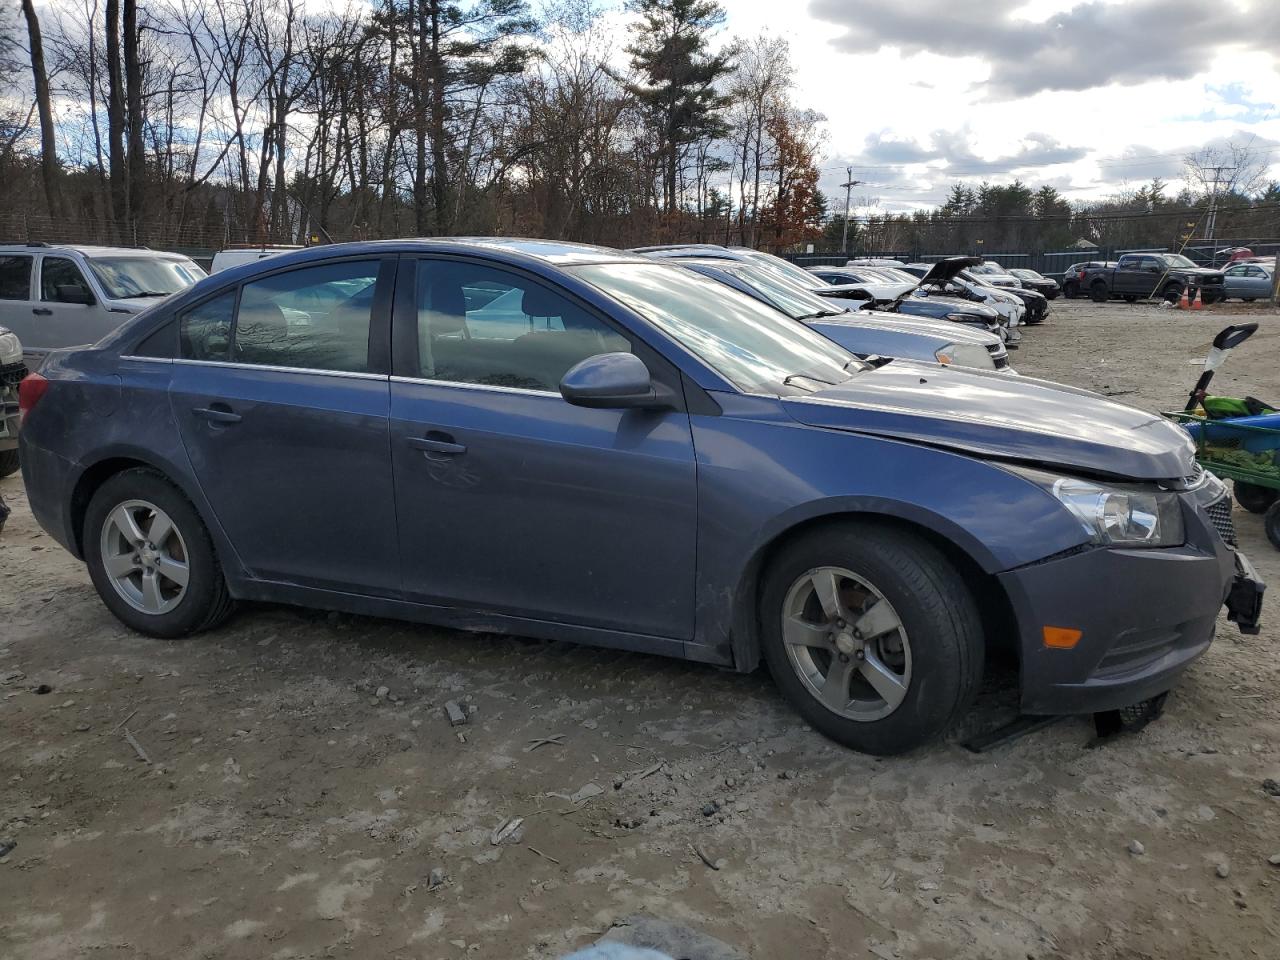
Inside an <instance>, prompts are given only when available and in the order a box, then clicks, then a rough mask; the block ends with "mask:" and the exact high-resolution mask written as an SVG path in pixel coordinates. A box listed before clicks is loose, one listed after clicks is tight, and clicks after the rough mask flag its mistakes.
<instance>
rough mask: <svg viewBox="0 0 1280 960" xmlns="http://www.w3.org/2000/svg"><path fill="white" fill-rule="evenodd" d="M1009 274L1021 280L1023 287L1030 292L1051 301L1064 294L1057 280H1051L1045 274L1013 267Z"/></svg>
mask: <svg viewBox="0 0 1280 960" xmlns="http://www.w3.org/2000/svg"><path fill="white" fill-rule="evenodd" d="M1009 273H1010V274H1012V275H1013V276H1015V277H1017V278H1018V279H1019V280H1021V281H1022V285H1023V287H1025V288H1027V289H1028V290H1034V291H1035V292H1036V293H1039V294H1042V295H1043V296H1045V297H1048V298H1049V299H1050V300H1056V299H1057V297H1058V294H1059V293H1061V292H1062V288H1061V287H1060V286H1058V281H1057V280H1050V279H1049V278H1048V277H1046V276H1045V275H1044V274H1041V273H1037V272H1036V271H1035V270H1028V269H1027V268H1025V267H1013V268H1012V269H1011V270H1010V271H1009Z"/></svg>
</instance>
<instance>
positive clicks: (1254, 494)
mask: <svg viewBox="0 0 1280 960" xmlns="http://www.w3.org/2000/svg"><path fill="white" fill-rule="evenodd" d="M1231 487H1232V491H1233V492H1234V493H1235V496H1236V503H1238V504H1240V506H1242V507H1244V508H1245V509H1246V510H1248V511H1249V512H1250V513H1266V512H1267V509H1268V508H1269V507H1270V506H1271V505H1272V504H1273V503H1275V502H1276V500H1278V499H1280V490H1273V489H1271V488H1270V487H1262V486H1259V485H1258V484H1256V483H1246V482H1245V481H1244V480H1236V481H1235V482H1233V483H1232V484H1231Z"/></svg>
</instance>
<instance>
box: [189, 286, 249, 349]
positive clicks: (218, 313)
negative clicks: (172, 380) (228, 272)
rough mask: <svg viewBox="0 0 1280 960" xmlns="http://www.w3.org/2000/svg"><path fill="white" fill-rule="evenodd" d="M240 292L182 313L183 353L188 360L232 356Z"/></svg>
mask: <svg viewBox="0 0 1280 960" xmlns="http://www.w3.org/2000/svg"><path fill="white" fill-rule="evenodd" d="M235 309H236V292H235V290H230V291H228V292H227V293H224V294H222V295H221V296H218V297H214V298H213V299H212V300H206V301H205V302H204V303H202V304H200V305H199V306H195V307H192V308H191V309H190V310H186V311H184V312H183V313H182V314H180V315H179V316H178V344H179V350H180V353H179V355H180V356H181V357H182V359H184V360H230V359H231V321H232V318H233V317H234V316H235Z"/></svg>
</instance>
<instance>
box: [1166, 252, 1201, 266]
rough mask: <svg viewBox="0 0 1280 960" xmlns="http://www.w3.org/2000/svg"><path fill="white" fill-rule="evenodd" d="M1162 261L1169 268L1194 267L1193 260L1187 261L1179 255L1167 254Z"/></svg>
mask: <svg viewBox="0 0 1280 960" xmlns="http://www.w3.org/2000/svg"><path fill="white" fill-rule="evenodd" d="M1164 260H1165V263H1166V264H1167V265H1168V266H1170V267H1194V266H1195V265H1196V264H1195V261H1194V260H1188V259H1187V258H1186V257H1184V256H1183V255H1182V254H1180V253H1167V254H1165V257H1164Z"/></svg>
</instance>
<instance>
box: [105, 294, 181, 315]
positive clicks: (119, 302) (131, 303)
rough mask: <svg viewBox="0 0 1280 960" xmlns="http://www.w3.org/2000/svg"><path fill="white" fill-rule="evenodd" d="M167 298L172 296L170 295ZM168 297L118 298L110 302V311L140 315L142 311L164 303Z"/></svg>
mask: <svg viewBox="0 0 1280 960" xmlns="http://www.w3.org/2000/svg"><path fill="white" fill-rule="evenodd" d="M169 296H173V294H170V295H169ZM168 299H169V297H120V298H119V299H116V300H112V301H111V304H110V309H111V311H112V312H113V313H120V312H123V311H126V310H127V311H128V312H129V313H141V312H142V311H143V310H150V309H151V308H152V307H154V306H155V305H156V304H158V303H164V302H165V301H166V300H168Z"/></svg>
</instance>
